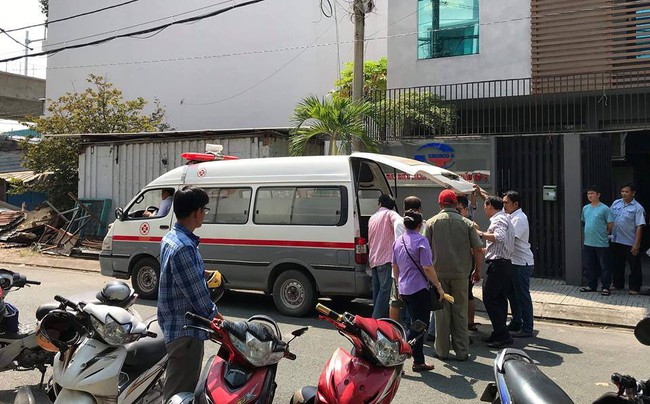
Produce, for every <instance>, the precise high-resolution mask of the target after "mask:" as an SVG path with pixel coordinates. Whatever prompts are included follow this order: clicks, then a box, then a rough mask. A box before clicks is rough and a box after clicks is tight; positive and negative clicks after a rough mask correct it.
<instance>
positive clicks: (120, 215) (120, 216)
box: [115, 208, 126, 221]
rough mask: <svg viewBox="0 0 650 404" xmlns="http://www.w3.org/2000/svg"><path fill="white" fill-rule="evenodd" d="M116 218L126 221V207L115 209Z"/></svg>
mask: <svg viewBox="0 0 650 404" xmlns="http://www.w3.org/2000/svg"><path fill="white" fill-rule="evenodd" d="M115 218H116V219H117V220H119V221H124V219H126V215H124V209H122V208H117V209H115Z"/></svg>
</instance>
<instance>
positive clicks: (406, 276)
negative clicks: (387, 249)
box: [392, 210, 445, 372]
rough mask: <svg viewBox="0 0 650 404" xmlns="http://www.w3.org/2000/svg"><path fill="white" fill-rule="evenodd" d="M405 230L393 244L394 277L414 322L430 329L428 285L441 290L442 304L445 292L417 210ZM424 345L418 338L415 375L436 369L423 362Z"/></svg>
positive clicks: (408, 215)
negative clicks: (423, 324)
mask: <svg viewBox="0 0 650 404" xmlns="http://www.w3.org/2000/svg"><path fill="white" fill-rule="evenodd" d="M404 227H405V228H406V232H405V233H404V234H402V235H401V236H400V237H399V238H398V239H397V240H395V243H394V244H393V249H392V252H393V265H392V266H393V277H394V278H395V279H397V289H398V292H399V295H400V297H401V299H402V300H404V303H406V306H407V307H408V311H409V314H410V315H411V322H414V321H416V320H420V321H422V322H423V323H425V324H427V326H428V324H429V312H430V311H431V295H430V293H429V282H431V283H432V284H433V285H434V286H435V287H436V288H437V289H438V293H440V299H441V300H442V296H443V295H444V293H445V292H444V290H443V289H442V286H441V285H440V281H438V276H437V275H436V271H435V270H434V269H433V260H432V254H431V247H429V242H428V241H427V239H426V238H425V237H424V236H423V235H422V234H420V229H421V227H422V215H421V214H420V213H419V212H416V211H414V210H409V211H407V212H405V214H404ZM416 334H417V333H416V332H414V331H413V330H409V331H408V336H407V337H408V339H409V340H410V339H412V338H414V337H416V336H417V335H416ZM423 344H424V341H423V340H422V338H418V339H417V341H416V342H415V345H414V346H413V371H414V372H426V371H429V370H432V369H433V365H429V364H427V363H426V362H425V361H424V352H423Z"/></svg>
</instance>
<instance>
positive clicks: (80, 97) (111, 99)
mask: <svg viewBox="0 0 650 404" xmlns="http://www.w3.org/2000/svg"><path fill="white" fill-rule="evenodd" d="M87 82H88V83H90V85H91V86H90V88H88V89H86V90H84V91H83V92H81V93H67V94H65V95H63V96H61V97H60V98H59V99H58V100H48V108H47V110H48V115H47V116H41V117H26V118H25V120H26V121H27V122H31V123H26V125H28V126H30V128H31V129H33V130H35V131H37V132H39V133H42V134H48V135H56V134H82V133H133V132H154V131H157V130H160V129H161V128H164V127H165V126H164V125H167V124H166V123H165V122H164V116H165V110H164V108H162V107H161V105H160V103H159V102H158V101H157V100H156V102H155V110H154V112H153V113H152V114H150V115H144V114H143V113H142V112H143V109H144V107H145V105H146V104H147V101H145V100H144V98H142V97H138V98H136V99H134V100H125V99H124V97H123V96H122V91H120V90H119V89H117V88H115V87H113V84H111V83H110V82H109V81H107V80H105V79H104V78H103V77H101V76H95V75H92V74H91V75H90V76H88V79H87ZM167 127H168V125H167ZM22 147H23V148H24V149H25V157H24V159H23V166H24V167H26V168H28V169H29V170H32V171H34V172H36V173H43V172H48V171H51V172H53V174H52V175H50V176H49V177H48V180H47V181H45V182H43V183H40V184H37V185H34V187H33V188H31V189H32V190H35V191H41V192H45V193H46V195H47V198H48V200H49V201H50V202H52V203H53V204H54V205H55V206H57V207H61V208H65V207H67V206H70V205H71V204H72V200H71V199H70V198H69V197H68V196H67V193H68V192H72V193H73V194H75V195H76V194H77V184H78V182H79V173H78V165H79V151H80V148H81V140H80V139H78V138H71V137H60V138H59V137H47V138H44V139H43V140H42V141H41V142H39V143H29V142H28V141H25V142H23V144H22ZM20 191H24V189H21V188H20V187H18V188H17V189H15V190H14V192H20Z"/></svg>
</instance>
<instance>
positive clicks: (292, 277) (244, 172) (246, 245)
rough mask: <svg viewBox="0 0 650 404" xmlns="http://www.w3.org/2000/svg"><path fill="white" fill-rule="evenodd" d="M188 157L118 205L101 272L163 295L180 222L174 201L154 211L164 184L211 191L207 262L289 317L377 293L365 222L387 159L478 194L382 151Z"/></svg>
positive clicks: (455, 179) (384, 186) (381, 187)
mask: <svg viewBox="0 0 650 404" xmlns="http://www.w3.org/2000/svg"><path fill="white" fill-rule="evenodd" d="M187 158H188V159H190V160H191V161H190V162H189V163H188V164H187V165H185V166H182V167H178V168H176V169H174V170H171V171H169V172H168V173H166V174H163V175H162V176H160V177H159V178H157V179H155V180H154V181H152V182H151V183H150V184H149V185H147V186H146V187H145V188H144V189H143V190H142V191H140V193H138V194H137V195H136V196H135V198H133V200H132V201H131V202H130V203H129V204H128V205H127V206H126V207H124V208H118V209H117V210H116V217H117V219H116V220H115V222H114V223H113V224H112V226H111V227H110V230H109V232H108V234H107V235H106V238H105V239H104V242H103V244H102V252H101V255H100V264H101V272H102V274H103V275H106V276H111V277H116V278H122V279H128V278H131V279H132V283H133V287H134V289H135V290H136V291H137V292H138V293H139V294H140V296H141V297H143V298H151V299H153V298H156V296H157V293H158V278H159V271H160V264H159V257H160V241H161V239H162V237H163V236H164V235H165V233H166V232H167V231H168V230H169V229H170V228H171V226H172V225H173V224H174V223H175V218H174V214H173V207H172V209H171V210H170V211H169V212H168V213H166V214H164V215H158V214H157V212H156V210H157V208H158V206H159V205H160V202H161V193H162V190H164V189H170V188H171V189H174V190H177V189H180V188H181V187H183V186H184V185H188V184H191V185H196V186H199V187H201V188H203V189H205V191H206V192H207V193H208V195H209V197H210V202H209V204H208V207H209V208H210V211H209V212H208V213H207V214H206V217H205V222H204V224H203V226H202V227H200V228H199V229H197V230H196V234H197V235H198V236H200V237H201V244H200V250H201V255H202V256H203V260H204V262H205V266H206V268H207V269H218V270H219V271H221V273H222V274H223V276H224V277H225V279H226V282H227V283H226V285H227V287H228V288H229V289H245V290H257V291H264V292H265V293H270V294H272V295H273V300H274V302H275V305H276V307H277V308H278V310H279V311H280V312H281V313H283V314H285V315H291V316H302V315H305V314H307V313H309V312H311V311H313V307H314V304H315V301H316V299H317V298H318V297H319V296H327V297H331V298H334V299H340V300H351V299H353V298H355V297H367V296H370V295H371V282H370V277H369V275H368V273H367V272H366V268H367V255H368V254H367V253H368V247H367V244H366V240H367V237H368V219H369V218H370V216H371V215H372V214H373V213H375V211H376V210H377V199H378V198H379V196H380V195H381V194H382V193H388V194H390V193H391V188H390V185H389V183H388V181H387V180H386V176H385V175H384V172H383V170H382V165H383V166H388V167H390V168H392V169H393V170H398V171H401V172H404V173H406V174H409V175H421V176H424V177H426V178H428V179H429V180H431V181H433V182H434V183H437V184H438V185H441V186H444V187H449V188H452V189H454V190H456V191H458V192H463V193H467V192H470V191H471V190H472V184H471V183H469V182H467V181H465V180H463V179H462V178H461V177H459V176H458V175H457V174H455V173H453V172H450V171H447V170H444V169H441V168H439V167H436V166H432V165H429V164H426V163H423V162H420V161H416V160H411V159H406V158H402V157H396V156H389V155H381V154H372V153H353V154H352V155H349V156H309V157H281V158H257V159H241V160H238V159H232V160H231V159H223V158H222V157H220V156H219V154H218V153H217V154H216V157H215V155H213V154H209V153H189V154H188V156H187ZM215 159H217V160H215ZM205 160H211V161H205ZM420 178H421V177H420ZM145 212H150V213H148V214H145Z"/></svg>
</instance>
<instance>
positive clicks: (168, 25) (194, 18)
mask: <svg viewBox="0 0 650 404" xmlns="http://www.w3.org/2000/svg"><path fill="white" fill-rule="evenodd" d="M262 1H264V0H250V1H247V2H244V3H239V4H233V5H232V6H230V7H228V8H224V9H221V10H217V11H213V12H211V13H207V14H202V15H198V16H195V17H189V18H185V19H183V20H179V21H172V22H170V23H167V24H163V25H160V26H157V27H153V28H147V29H143V30H140V31H135V32H129V33H126V34H119V35H114V36H112V37H108V38H103V39H98V40H96V41H91V42H86V43H82V44H77V45H69V46H64V47H62V48H58V49H50V50H46V51H43V52H39V53H34V54H31V55H23V56H14V57H11V58H7V59H2V60H0V63H2V62H12V61H14V60H18V59H22V58H23V57H35V56H43V55H49V54H52V53H55V52H61V51H64V50H69V49H78V48H84V47H86V46H92V45H99V44H101V43H105V42H109V41H112V40H115V39H119V38H127V37H131V36H134V35H142V34H148V33H151V32H157V31H161V30H163V29H165V28H168V27H171V26H172V25H178V24H184V23H188V22H192V21H199V20H203V19H206V18H210V17H214V16H217V15H219V14H223V13H226V12H228V11H232V10H234V9H237V8H240V7H245V6H249V5H252V4H255V3H260V2H262Z"/></svg>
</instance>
